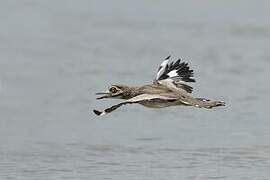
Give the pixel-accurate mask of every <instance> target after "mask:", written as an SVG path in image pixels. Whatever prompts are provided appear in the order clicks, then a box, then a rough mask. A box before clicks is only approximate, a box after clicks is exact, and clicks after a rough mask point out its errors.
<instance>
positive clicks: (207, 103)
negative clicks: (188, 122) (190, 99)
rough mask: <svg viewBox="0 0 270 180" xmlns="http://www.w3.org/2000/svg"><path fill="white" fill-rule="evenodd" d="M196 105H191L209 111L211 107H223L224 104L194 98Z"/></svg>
mask: <svg viewBox="0 0 270 180" xmlns="http://www.w3.org/2000/svg"><path fill="white" fill-rule="evenodd" d="M196 100H197V101H196V103H194V104H193V105H194V106H195V107H198V108H207V109H211V108H213V107H218V106H225V105H226V103H225V102H223V101H211V100H209V99H205V98H196Z"/></svg>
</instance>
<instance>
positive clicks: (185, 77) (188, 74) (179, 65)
mask: <svg viewBox="0 0 270 180" xmlns="http://www.w3.org/2000/svg"><path fill="white" fill-rule="evenodd" d="M174 70H176V73H177V76H174V77H170V75H169V73H170V72H172V71H174ZM193 76H194V72H193V70H192V69H190V68H189V66H188V63H185V62H181V59H178V60H177V61H176V62H171V63H169V64H167V65H166V67H165V70H164V72H163V73H162V75H161V76H160V77H159V79H158V80H163V79H167V78H172V79H174V80H181V81H184V82H195V79H193Z"/></svg>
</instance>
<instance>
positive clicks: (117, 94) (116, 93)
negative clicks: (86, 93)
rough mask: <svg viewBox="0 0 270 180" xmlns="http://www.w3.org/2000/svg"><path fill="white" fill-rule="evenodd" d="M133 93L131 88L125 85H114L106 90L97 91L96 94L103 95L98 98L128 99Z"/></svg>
mask: <svg viewBox="0 0 270 180" xmlns="http://www.w3.org/2000/svg"><path fill="white" fill-rule="evenodd" d="M130 94H131V89H130V88H129V87H128V86H125V85H112V86H111V87H109V88H108V90H107V91H106V92H101V93H96V95H102V96H101V97H98V98H97V99H104V98H117V99H128V98H130V97H129V95H130Z"/></svg>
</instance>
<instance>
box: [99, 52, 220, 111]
mask: <svg viewBox="0 0 270 180" xmlns="http://www.w3.org/2000/svg"><path fill="white" fill-rule="evenodd" d="M169 58H170V57H168V58H166V59H165V61H164V62H163V63H162V64H161V66H160V68H159V71H158V74H157V77H156V79H155V80H154V83H153V84H149V85H144V86H141V87H130V86H127V85H120V84H119V85H112V86H111V87H110V88H109V91H107V92H106V93H97V94H98V95H104V96H102V97H99V98H97V99H103V98H117V99H125V100H126V101H124V102H122V103H119V104H117V105H114V106H112V107H110V108H107V109H105V110H104V111H103V112H100V111H97V110H94V113H95V114H96V115H104V114H107V113H110V112H112V111H114V110H115V109H117V108H119V107H120V106H122V105H125V104H133V103H138V104H141V105H144V106H146V107H150V108H163V107H168V106H178V105H184V106H194V107H198V108H207V109H211V108H213V107H217V106H225V103H224V102H222V101H210V100H207V99H205V98H194V97H192V96H191V92H192V90H193V88H192V87H191V86H189V85H188V84H186V83H187V82H195V80H194V79H193V70H190V69H189V67H188V64H187V63H181V62H180V60H178V61H176V62H175V63H174V62H171V63H169Z"/></svg>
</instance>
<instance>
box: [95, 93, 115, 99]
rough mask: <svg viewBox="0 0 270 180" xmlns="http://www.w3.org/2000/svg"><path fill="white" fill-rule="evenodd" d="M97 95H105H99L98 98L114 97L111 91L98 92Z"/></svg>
mask: <svg viewBox="0 0 270 180" xmlns="http://www.w3.org/2000/svg"><path fill="white" fill-rule="evenodd" d="M96 95H103V96H101V97H97V99H104V98H110V97H112V95H111V93H109V92H101V93H96Z"/></svg>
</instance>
